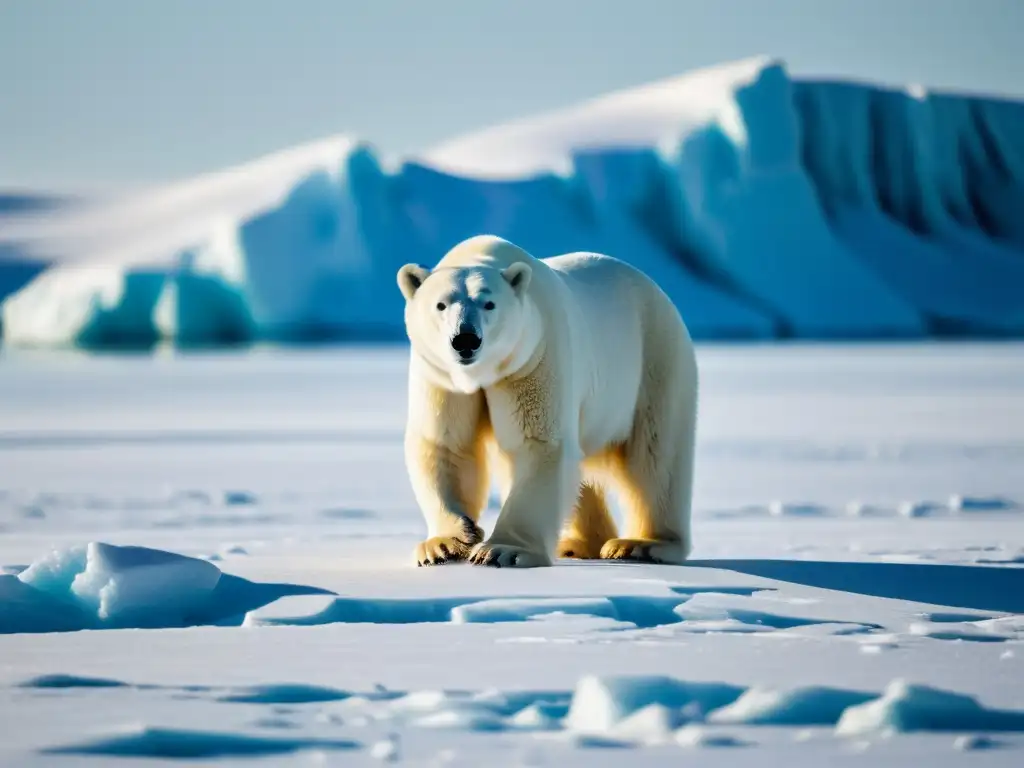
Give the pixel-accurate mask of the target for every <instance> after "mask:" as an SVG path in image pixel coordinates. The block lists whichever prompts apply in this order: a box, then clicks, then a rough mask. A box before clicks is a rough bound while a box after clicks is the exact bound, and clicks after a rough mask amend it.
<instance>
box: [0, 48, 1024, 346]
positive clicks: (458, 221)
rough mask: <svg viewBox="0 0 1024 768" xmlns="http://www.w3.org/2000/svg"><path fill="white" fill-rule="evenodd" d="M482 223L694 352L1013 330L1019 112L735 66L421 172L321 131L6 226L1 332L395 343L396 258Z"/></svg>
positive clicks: (581, 109) (54, 338) (765, 64)
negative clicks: (740, 342)
mask: <svg viewBox="0 0 1024 768" xmlns="http://www.w3.org/2000/svg"><path fill="white" fill-rule="evenodd" d="M483 232H487V233H493V234H496V235H499V236H502V237H506V238H508V239H510V240H512V241H514V242H516V243H518V244H520V245H522V246H523V247H525V248H526V249H527V250H529V251H530V252H531V253H533V254H534V255H536V256H539V257H544V256H550V255H554V254H557V253H564V252H567V251H573V250H589V251H598V252H602V253H608V254H611V255H614V256H616V257H618V258H621V259H623V260H625V261H628V262H630V263H633V264H635V265H636V266H638V267H640V268H641V269H643V270H644V271H645V272H647V273H648V274H649V275H651V277H653V278H654V279H655V280H656V281H657V282H658V283H659V285H661V287H662V288H663V289H664V290H665V292H666V293H667V294H668V295H669V297H670V298H671V299H672V300H673V301H674V302H675V304H676V306H678V307H679V310H680V312H681V313H682V315H683V317H684V318H685V320H686V322H687V324H688V325H689V327H690V329H691V332H692V334H693V336H694V337H695V338H696V339H698V340H705V339H768V338H777V337H791V338H809V339H877V338H917V337H923V336H943V335H958V336H989V337H990V336H1018V335H1021V334H1022V333H1024V291H1022V290H1021V286H1024V102H1016V101H1011V100H1005V99H1003V100H1000V99H996V98H988V97H975V96H967V95H957V94H946V93H932V92H926V91H924V90H922V89H919V88H901V89H897V88H889V87H882V86H877V85H870V84H862V83H853V82H840V81H825V80H814V79H808V78H795V77H793V76H791V75H790V74H789V73H788V72H787V70H786V68H785V66H784V65H783V64H782V63H780V62H778V61H774V60H770V59H751V60H745V61H740V62H735V63H732V64H727V65H723V66H719V67H713V68H709V69H704V70H698V71H695V72H691V73H688V74H685V75H682V76H680V77H677V78H672V79H670V80H666V81H661V82H658V83H653V84H649V85H647V86H644V87H642V88H639V89H632V90H630V91H625V92H618V93H613V94H609V95H607V96H605V97H601V98H600V99H596V100H592V101H590V102H586V103H583V104H580V105H576V106H573V107H569V108H567V109H565V110H560V111H558V112H554V113H550V114H547V115H542V116H540V117H537V118H527V119H524V120H521V121H517V122H515V123H510V124H506V125H505V126H499V127H497V128H494V129H489V130H487V131H482V132H478V133H476V134H470V135H468V136H464V137H456V138H454V139H452V140H451V141H449V142H446V143H445V144H443V145H440V146H439V147H436V148H434V149H432V150H430V151H427V152H425V153H423V154H422V155H420V156H417V157H407V158H399V159H397V160H394V159H391V158H387V157H383V156H382V155H381V153H379V152H378V151H377V150H375V149H374V148H373V147H372V146H371V145H369V144H367V143H364V142H361V141H357V140H354V139H351V138H348V137H332V138H329V139H326V140H324V141H321V142H317V143H314V144H310V145H304V146H302V147H297V148H294V149H292V150H288V151H286V152H282V153H278V154H275V155H271V156H268V157H265V158H260V159H258V160H256V161H253V162H252V163H249V164H246V165H242V166H239V167H236V168H232V169H228V170H227V171H222V172H219V173H217V174H209V175H207V176H203V177H199V178H196V179H191V180H187V181H185V182H180V183H178V184H177V185H173V186H171V187H164V188H158V189H156V190H152V191H149V192H141V193H136V194H134V195H133V196H132V197H124V198H115V199H113V200H109V201H103V202H101V203H96V204H94V205H85V206H78V207H76V208H75V209H74V210H72V211H69V212H60V211H58V212H56V213H54V212H53V211H50V210H47V211H45V212H44V213H43V214H41V215H34V216H20V217H6V218H4V217H0V299H2V332H3V341H4V343H5V344H8V345H79V346H87V347H103V346H115V347H116V346H129V345H149V344H153V343H155V342H157V341H160V340H170V341H173V342H176V343H178V344H181V345H217V344H222V343H231V342H239V341H240V342H245V341H254V340H272V341H283V342H289V341H306V340H310V339H332V340H335V339H336V340H345V339H359V340H366V339H400V338H402V337H403V335H404V331H403V327H402V322H403V321H402V299H401V296H400V294H399V292H398V290H397V287H396V286H395V282H394V275H395V271H396V270H397V269H398V267H399V266H400V265H401V264H403V263H405V262H408V261H416V262H420V263H423V264H428V265H429V264H431V263H433V262H434V261H436V260H437V259H438V258H440V256H441V255H442V254H443V253H444V252H445V251H446V250H447V249H448V248H449V247H451V246H452V245H454V244H455V243H456V242H458V241H459V240H461V239H463V238H465V237H469V236H471V235H475V234H479V233H483ZM26 264H31V265H36V266H35V267H26Z"/></svg>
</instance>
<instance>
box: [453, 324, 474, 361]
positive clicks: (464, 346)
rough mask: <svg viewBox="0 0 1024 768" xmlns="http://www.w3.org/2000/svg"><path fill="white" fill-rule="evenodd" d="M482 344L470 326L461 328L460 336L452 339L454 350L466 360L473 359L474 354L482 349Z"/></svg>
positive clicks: (457, 335)
mask: <svg viewBox="0 0 1024 768" xmlns="http://www.w3.org/2000/svg"><path fill="white" fill-rule="evenodd" d="M480 344H481V339H480V337H479V336H477V335H476V331H475V330H473V328H472V326H469V325H464V326H462V327H461V328H459V332H458V334H456V336H455V338H453V339H452V349H454V350H455V351H456V352H458V353H459V357H464V358H467V357H472V356H473V353H474V352H476V351H477V350H478V349H480Z"/></svg>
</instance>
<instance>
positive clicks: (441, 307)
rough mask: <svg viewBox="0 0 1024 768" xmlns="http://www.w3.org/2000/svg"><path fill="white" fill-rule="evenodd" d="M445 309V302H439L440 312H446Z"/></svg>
mask: <svg viewBox="0 0 1024 768" xmlns="http://www.w3.org/2000/svg"><path fill="white" fill-rule="evenodd" d="M444 307H445V303H444V302H443V301H439V302H437V309H438V311H439V312H443V311H444Z"/></svg>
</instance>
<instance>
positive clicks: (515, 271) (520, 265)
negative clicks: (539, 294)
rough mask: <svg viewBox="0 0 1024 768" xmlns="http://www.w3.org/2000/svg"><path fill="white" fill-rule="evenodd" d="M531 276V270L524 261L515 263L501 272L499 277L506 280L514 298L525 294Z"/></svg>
mask: <svg viewBox="0 0 1024 768" xmlns="http://www.w3.org/2000/svg"><path fill="white" fill-rule="evenodd" d="M531 275H533V270H531V269H530V265H529V264H527V263H526V262H525V261H517V262H516V263H515V264H513V265H511V266H509V267H505V269H503V270H502V271H501V276H502V277H504V278H505V279H506V280H508V284H509V285H511V286H512V290H513V291H515V292H516V296H522V295H523V294H524V293H526V289H527V288H528V287H529V286H530V276H531Z"/></svg>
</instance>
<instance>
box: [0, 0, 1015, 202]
mask: <svg viewBox="0 0 1024 768" xmlns="http://www.w3.org/2000/svg"><path fill="white" fill-rule="evenodd" d="M1021 30H1024V0H619V1H618V2H612V1H611V0H289V1H288V2H284V1H283V0H164V2H159V1H158V0H89V2H84V1H83V0H0V188H11V187H22V188H24V187H29V188H51V189H52V188H56V189H61V188H64V189H68V188H71V189H82V188H91V187H100V188H109V187H117V186H120V185H132V184H140V183H152V182H159V181H165V180H171V179H176V178H182V177H186V176H190V175H192V174H195V173H200V172H203V171H208V170H214V169H217V168H220V167H224V166H227V165H230V164H233V163H238V162H244V161H246V160H248V159H251V158H254V157H256V156H258V155H260V154H263V153H266V152H271V151H274V150H278V149H283V148H285V147H288V146H291V145H294V144H297V143H301V142H304V141H309V140H312V139H316V138H320V137H324V136H328V135H331V134H336V133H354V134H356V135H358V136H360V137H363V138H367V139H369V140H371V141H373V142H374V143H376V144H377V145H378V146H380V147H382V148H383V149H386V150H388V151H396V152H408V151H414V150H417V149H421V148H425V147H427V146H429V145H431V144H432V143H435V142H437V141H440V140H442V139H444V138H447V137H449V136H451V135H454V134H457V133H461V132H464V131H467V130H470V129H474V128H480V127H484V126H487V125H491V124H493V123H496V122H501V121H505V120H508V119H512V118H515V117H519V116H522V115H526V114H529V113H532V112H538V111H542V110H547V109H552V108H557V107H560V106H563V105H566V104H569V103H572V102H573V101H577V100H580V99H584V98H589V97H591V96H596V95H599V94H601V93H604V92H606V91H610V90H614V89H617V88H623V87H627V86H630V85H636V84H640V83H643V82H646V81H649V80H654V79H658V78H662V77H666V76H671V75H675V74H679V73H681V72H684V71H686V70H688V69H692V68H695V67H700V66H704V65H708V64H716V63H720V62H724V61H729V60H733V59H739V58H746V57H748V56H754V55H760V54H767V55H772V56H778V57H781V58H783V59H784V60H785V61H786V62H787V63H788V65H789V67H790V69H791V71H793V72H794V73H795V74H823V75H838V76H849V77H857V78H867V79H872V80H881V81H885V82H889V83H910V82H916V83H923V84H925V85H930V86H935V87H943V88H953V89H967V90H971V91H982V92H992V93H998V94H1011V95H1022V96H1024V54H1022V53H1021V51H1022V47H1021V44H1020V34H1021Z"/></svg>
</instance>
